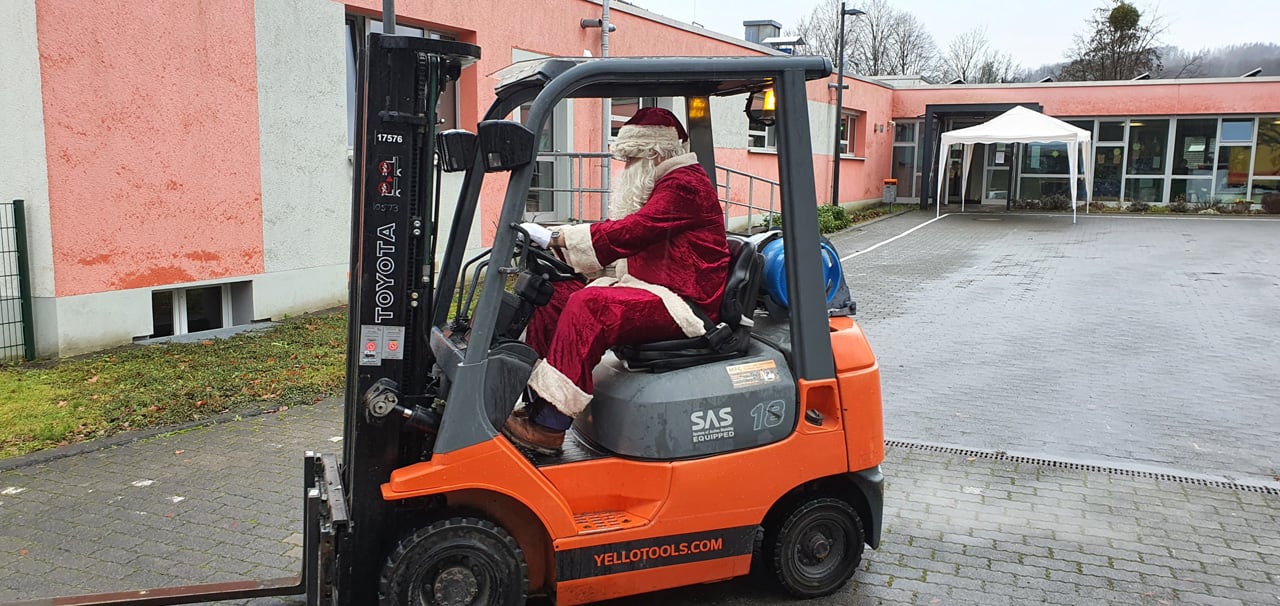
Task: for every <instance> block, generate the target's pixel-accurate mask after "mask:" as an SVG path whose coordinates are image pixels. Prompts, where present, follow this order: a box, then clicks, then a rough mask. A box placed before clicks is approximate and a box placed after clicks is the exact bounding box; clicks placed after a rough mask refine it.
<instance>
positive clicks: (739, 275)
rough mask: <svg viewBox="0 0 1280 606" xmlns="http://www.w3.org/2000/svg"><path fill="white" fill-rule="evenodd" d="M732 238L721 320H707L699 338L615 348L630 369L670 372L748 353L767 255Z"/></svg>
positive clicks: (735, 237) (751, 245)
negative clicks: (714, 321)
mask: <svg viewBox="0 0 1280 606" xmlns="http://www.w3.org/2000/svg"><path fill="white" fill-rule="evenodd" d="M728 240H729V272H728V279H727V280H726V282H725V287H724V298H723V299H722V300H721V302H720V323H719V324H716V325H714V326H711V325H710V324H711V323H710V322H707V324H708V327H707V334H705V335H702V336H699V337H690V338H687V339H675V340H671V341H659V342H656V343H645V344H642V345H626V346H620V347H616V348H614V350H613V352H614V354H615V355H617V356H618V358H619V359H621V360H622V361H624V362H626V363H627V367H628V368H630V369H631V370H648V371H652V372H666V371H669V370H677V369H681V368H688V367H690V366H697V365H699V364H706V363H708V362H719V361H721V360H729V359H732V358H737V357H741V356H743V355H746V353H747V346H748V345H749V344H750V342H751V316H752V314H753V313H754V312H755V308H756V299H757V297H758V295H759V293H760V280H761V276H762V275H763V268H764V257H762V256H761V255H760V253H759V251H757V250H756V245H755V243H753V242H752V241H750V240H748V239H746V238H742V237H739V236H729V238H728ZM694 312H695V313H697V312H698V310H697V309H695V310H694Z"/></svg>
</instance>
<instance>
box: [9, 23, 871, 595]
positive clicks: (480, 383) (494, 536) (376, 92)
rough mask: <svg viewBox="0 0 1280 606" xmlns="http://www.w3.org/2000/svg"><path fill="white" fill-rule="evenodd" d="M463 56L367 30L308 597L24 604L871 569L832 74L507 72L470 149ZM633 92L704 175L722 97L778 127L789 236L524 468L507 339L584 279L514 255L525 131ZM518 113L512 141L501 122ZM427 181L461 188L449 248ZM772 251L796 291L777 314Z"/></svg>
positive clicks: (629, 582) (202, 589) (728, 68)
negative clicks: (587, 102) (328, 446)
mask: <svg viewBox="0 0 1280 606" xmlns="http://www.w3.org/2000/svg"><path fill="white" fill-rule="evenodd" d="M392 21H394V20H392ZM392 31H394V30H392ZM479 56H480V49H479V48H477V47H475V46H472V45H469V44H465V43H460V42H455V41H446V40H431V39H422V38H411V37H400V36H392V35H380V34H370V35H369V38H368V43H367V45H366V48H365V49H364V52H363V53H362V56H361V58H360V67H359V73H360V74H362V77H361V78H360V87H361V90H360V94H359V96H358V97H359V100H358V109H357V129H358V136H357V138H356V141H357V144H356V147H355V150H354V154H355V156H354V157H355V167H356V171H355V172H356V176H355V179H354V183H353V205H352V206H353V218H352V219H353V220H352V257H351V280H350V281H351V285H350V308H349V314H350V332H349V343H348V350H347V354H348V372H347V390H346V395H345V398H346V400H345V411H344V414H345V418H344V430H343V437H344V440H343V452H342V456H341V459H339V458H338V457H337V456H335V455H331V454H316V453H310V452H309V453H307V454H306V455H305V457H304V484H305V486H304V488H305V492H304V494H305V505H304V529H305V532H304V554H305V555H304V561H303V566H302V573H301V574H300V575H299V576H297V577H290V578H288V579H277V580H272V581H246V582H237V583H220V584H213V585H199V586H189V587H178V588H165V589H153V590H146V591H131V592H121V593H114V594H98V595H92V596H78V597H67V598H54V599H52V600H40V601H33V602H27V604H32V605H34V604H135V605H142V604H147V605H156V604H180V603H193V602H201V601H213V600H224V599H243V598H249V597H260V596H272V595H305V596H306V601H307V603H308V604H313V605H325V606H330V605H334V606H363V605H368V604H392V605H409V604H414V605H439V606H463V605H485V606H489V605H492V606H506V605H517V604H523V603H525V601H526V600H527V599H534V598H538V599H543V600H546V601H549V602H551V603H554V604H558V605H561V606H570V605H574V604H585V603H590V602H596V601H600V600H606V599H611V598H617V597H622V596H628V595H635V594H642V593H647V592H651V591H657V590H661V589H667V588H673V587H680V586H686V585H693V584H699V583H710V582H716V581H722V580H727V579H731V578H734V577H738V576H742V575H746V574H748V573H752V572H755V573H758V574H760V575H762V576H763V577H764V578H766V579H768V580H770V581H771V582H772V583H773V584H775V585H776V586H777V587H778V588H780V589H781V590H782V591H784V592H786V593H789V594H791V595H792V596H795V597H798V598H811V597H818V596H824V595H829V594H832V593H834V592H836V591H838V590H840V589H841V588H842V587H844V586H845V584H846V583H847V582H848V580H849V579H850V578H851V577H852V576H853V575H854V573H855V572H856V571H857V568H858V565H859V562H860V560H861V557H862V553H863V549H864V546H870V547H872V548H876V547H878V545H879V542H880V537H881V524H882V521H881V518H882V508H883V505H882V503H883V492H882V490H883V488H882V486H883V476H882V474H881V472H880V467H879V466H880V463H881V462H882V461H883V459H884V439H883V422H882V416H881V398H880V378H879V367H878V365H877V362H876V358H875V355H874V354H873V353H872V351H871V348H870V346H869V345H868V343H867V340H866V338H865V336H864V335H863V332H862V331H861V329H860V327H859V326H858V324H857V323H856V322H855V321H854V320H853V318H852V317H851V314H852V304H851V302H849V301H848V295H847V289H846V290H845V291H844V292H843V293H842V292H840V291H841V289H842V288H844V287H843V286H842V285H841V284H839V282H840V280H836V281H834V282H833V280H832V279H830V276H829V275H828V274H829V271H824V269H823V267H824V262H825V264H826V266H827V269H828V270H829V269H830V268H831V265H832V262H833V261H834V266H835V270H836V271H837V272H838V271H839V261H838V259H830V258H827V257H828V256H829V255H828V254H827V253H826V252H824V250H823V249H822V248H821V247H819V246H815V243H817V242H819V241H820V236H819V232H818V220H817V197H816V193H815V191H814V175H813V159H812V158H813V156H812V153H811V152H812V150H811V148H810V143H809V139H810V129H809V117H808V101H807V96H806V83H807V82H809V81H813V80H818V79H823V78H825V77H827V76H828V75H829V74H830V73H831V71H832V68H831V62H830V60H828V59H826V58H825V57H776V56H766V57H662V58H608V59H579V58H548V59H542V60H534V61H531V62H523V63H518V64H516V65H514V66H512V67H510V68H507V69H505V70H503V71H501V72H499V73H498V74H497V77H498V79H499V80H500V83H499V84H498V86H497V91H496V93H497V95H496V99H495V100H494V102H493V104H492V106H491V107H490V108H489V110H488V111H487V113H486V114H485V116H484V118H483V120H482V121H481V122H480V123H479V124H478V126H477V128H476V132H475V133H471V132H467V131H463V130H448V131H443V132H437V129H436V124H437V115H436V104H437V101H438V99H439V95H440V93H441V91H442V90H443V88H444V86H445V84H447V83H448V82H450V81H456V80H457V78H458V76H459V74H460V73H461V70H462V69H465V68H466V67H467V66H468V65H470V64H471V63H474V62H475V61H476V60H477V59H478V58H479ZM628 96H639V97H661V98H672V99H682V100H683V102H684V106H685V114H686V123H687V131H688V133H689V142H690V146H691V148H692V150H693V151H694V152H696V153H697V154H698V157H699V161H700V163H701V164H702V166H703V167H704V168H705V169H706V172H707V174H708V175H710V176H712V177H713V178H714V175H715V174H716V173H715V170H714V166H715V149H714V145H713V140H712V130H711V124H712V123H711V107H712V103H711V100H712V99H713V98H716V97H730V96H737V97H739V98H742V97H745V98H746V99H747V107H746V111H747V113H748V115H749V117H750V118H749V119H751V120H753V121H755V122H757V123H762V124H769V123H773V124H774V125H775V126H776V129H777V133H778V144H777V148H778V149H777V151H778V154H777V157H778V162H779V171H780V172H779V174H780V182H781V203H782V213H783V216H784V217H785V222H784V224H783V226H782V228H781V229H780V230H774V231H770V232H766V233H763V234H756V235H752V236H749V237H746V236H737V235H730V236H729V240H730V252H731V255H730V257H731V258H730V271H729V278H728V283H727V284H726V290H725V296H724V301H723V305H722V309H721V315H720V321H719V323H718V324H717V325H716V326H715V327H714V330H712V331H710V332H709V333H708V335H706V336H703V337H697V338H693V339H684V340H680V341H669V342H665V343H653V344H645V345H639V346H634V347H627V348H617V349H616V350H615V351H613V352H611V353H609V354H608V355H606V357H605V359H604V360H603V361H602V362H601V363H600V365H599V366H597V368H596V370H595V372H594V379H595V385H596V388H595V394H594V399H593V401H592V402H591V404H590V405H589V406H588V408H587V409H586V410H585V411H584V412H583V413H582V414H581V415H580V416H579V417H578V418H577V419H576V420H575V423H574V425H573V427H572V429H570V430H569V432H568V433H567V435H566V439H565V446H564V450H563V452H562V453H560V454H557V455H554V456H546V455H540V454H536V453H532V452H525V451H522V450H521V449H519V448H517V447H516V446H514V445H513V444H512V443H511V442H510V441H508V440H507V439H506V438H505V437H503V436H502V435H501V434H500V432H499V428H500V427H502V425H503V423H504V421H505V420H506V419H507V417H508V416H509V415H510V414H512V412H513V410H514V409H515V408H516V407H517V406H518V405H519V403H520V402H521V401H527V400H528V396H527V392H526V390H527V382H528V379H529V376H530V373H531V371H532V368H533V365H534V363H535V362H536V360H537V357H538V356H537V354H536V353H534V351H533V350H532V348H530V347H529V346H528V345H526V344H525V343H523V342H522V341H521V340H520V336H521V334H522V332H523V330H524V327H525V325H526V324H527V322H528V320H529V317H530V314H531V313H532V310H533V309H534V308H535V307H536V306H537V305H540V304H545V303H546V301H547V299H549V297H550V293H551V292H552V289H554V288H555V285H556V283H557V282H560V281H564V280H574V279H582V277H581V276H579V275H577V274H576V273H575V272H574V270H573V269H572V268H571V267H569V266H567V265H565V264H564V263H563V262H561V261H560V260H559V259H558V258H556V257H555V256H554V255H552V254H548V253H547V252H546V251H542V250H540V249H538V248H537V247H535V246H533V245H532V244H531V243H530V238H528V237H527V234H526V235H524V236H523V237H522V235H521V229H520V227H519V224H520V222H521V219H522V214H523V211H524V208H525V205H526V200H527V196H528V194H529V190H530V185H531V181H532V179H533V175H534V168H535V162H534V159H535V154H536V150H537V149H539V147H538V137H539V134H538V133H541V132H542V130H543V129H542V127H543V125H544V124H546V123H547V121H548V119H549V118H550V117H551V113H552V110H553V108H554V107H555V106H556V104H557V103H559V102H561V101H563V100H565V99H581V98H609V97H628ZM522 106H529V107H530V109H529V111H528V112H527V113H526V115H525V116H524V117H525V120H524V122H523V123H521V122H518V121H513V120H510V119H508V117H509V116H510V115H511V114H512V112H513V111H514V110H516V109H517V108H520V107H522ZM719 106H721V107H723V105H719ZM442 171H459V172H464V173H465V174H464V175H463V185H462V191H461V193H460V196H459V199H458V201H457V207H456V210H455V212H454V215H453V220H452V224H451V225H449V226H448V229H447V231H446V232H445V233H444V234H438V232H439V231H440V229H441V228H442V227H443V226H441V225H439V221H440V189H439V188H440V181H441V178H442ZM501 172H506V173H508V175H507V176H506V177H507V189H506V194H505V199H504V200H503V203H502V208H501V212H500V215H499V217H498V223H497V225H498V229H497V231H496V233H495V235H494V238H493V245H492V247H491V248H489V249H487V250H485V251H484V252H483V253H481V254H479V255H476V256H473V257H472V258H470V259H464V257H465V256H466V251H467V240H468V234H469V232H470V231H471V229H470V228H471V225H472V223H473V222H474V221H475V220H476V219H477V209H478V208H479V202H480V196H481V191H482V187H481V186H482V183H483V181H484V179H485V177H486V175H488V174H491V173H501ZM438 239H444V253H443V256H442V259H443V260H442V262H441V263H440V264H439V267H436V249H437V248H436V245H437V240H438ZM765 248H771V250H772V251H773V252H772V253H771V255H770V258H771V259H774V260H775V261H776V263H774V266H773V268H772V271H773V272H774V273H775V274H777V272H783V273H784V275H785V280H783V281H782V282H776V281H775V283H780V284H782V286H781V288H782V292H781V293H779V292H776V290H777V289H776V288H775V289H773V290H774V291H775V292H774V295H773V296H770V295H769V294H768V293H767V292H766V291H768V290H769V289H766V288H763V287H762V283H761V282H762V276H763V275H764V274H765V273H767V272H768V271H770V268H767V267H765V265H766V263H765V255H764V254H762V251H763V250H764V249H765ZM468 272H470V273H469V274H468ZM468 276H470V279H468ZM775 277H776V276H775ZM778 299H781V300H783V302H785V304H780V302H779V301H778Z"/></svg>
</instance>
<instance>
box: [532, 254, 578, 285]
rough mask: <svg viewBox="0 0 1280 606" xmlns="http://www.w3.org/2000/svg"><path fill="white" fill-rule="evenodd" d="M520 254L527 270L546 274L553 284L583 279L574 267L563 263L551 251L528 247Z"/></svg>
mask: <svg viewBox="0 0 1280 606" xmlns="http://www.w3.org/2000/svg"><path fill="white" fill-rule="evenodd" d="M520 254H521V256H522V258H521V263H522V264H523V265H524V268H525V269H527V270H529V271H531V272H533V273H536V274H546V276H547V279H548V280H551V281H552V282H563V281H565V280H581V279H582V274H579V273H578V272H577V270H575V269H574V268H573V266H572V265H569V264H568V263H565V262H564V261H561V260H560V258H559V257H557V256H555V255H554V254H552V253H551V252H549V251H546V250H543V249H541V248H536V247H533V246H526V247H525V248H524V249H523V250H522V251H521V253H520Z"/></svg>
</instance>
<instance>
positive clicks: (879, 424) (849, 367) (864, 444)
mask: <svg viewBox="0 0 1280 606" xmlns="http://www.w3.org/2000/svg"><path fill="white" fill-rule="evenodd" d="M836 320H837V318H832V322H831V325H832V333H831V349H832V352H833V353H834V355H835V362H836V380H837V381H838V382H839V389H840V403H841V408H842V412H843V413H844V415H843V416H844V428H845V437H846V439H847V441H848V451H849V470H850V471H861V470H863V469H868V468H871V467H875V466H876V465H879V464H880V463H881V462H883V461H884V410H883V407H882V406H881V401H880V365H879V363H877V362H876V356H875V354H874V353H873V352H872V351H871V345H870V344H869V343H867V337H866V335H864V334H863V332H862V327H861V326H859V325H858V323H857V322H854V321H853V319H852V318H838V320H840V322H839V323H837V322H836ZM837 327H838V329H837Z"/></svg>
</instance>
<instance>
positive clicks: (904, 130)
mask: <svg viewBox="0 0 1280 606" xmlns="http://www.w3.org/2000/svg"><path fill="white" fill-rule="evenodd" d="M893 142H894V143H915V142H916V123H915V122H905V123H904V122H896V123H894V125H893Z"/></svg>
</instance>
